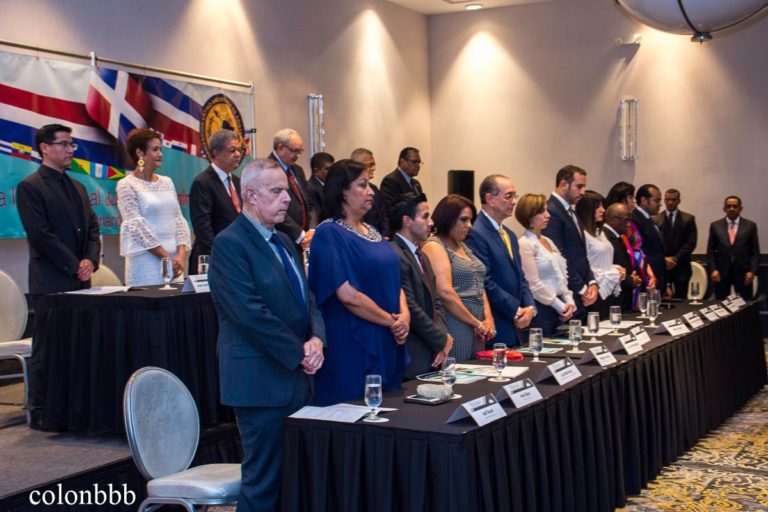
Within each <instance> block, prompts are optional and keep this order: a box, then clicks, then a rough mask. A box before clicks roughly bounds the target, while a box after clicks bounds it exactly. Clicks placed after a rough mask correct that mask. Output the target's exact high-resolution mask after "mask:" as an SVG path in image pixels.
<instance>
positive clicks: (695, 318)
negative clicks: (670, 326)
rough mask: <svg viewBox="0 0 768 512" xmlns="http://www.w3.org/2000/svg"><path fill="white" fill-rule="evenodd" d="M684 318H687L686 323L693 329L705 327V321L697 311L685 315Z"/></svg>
mask: <svg viewBox="0 0 768 512" xmlns="http://www.w3.org/2000/svg"><path fill="white" fill-rule="evenodd" d="M683 318H685V321H686V322H688V325H690V326H691V327H692V328H693V329H698V328H699V327H701V326H702V325H704V320H702V319H701V317H700V316H699V315H698V314H697V313H696V312H695V311H690V312H688V313H686V314H684V315H683Z"/></svg>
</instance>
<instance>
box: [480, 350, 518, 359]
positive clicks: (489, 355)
mask: <svg viewBox="0 0 768 512" xmlns="http://www.w3.org/2000/svg"><path fill="white" fill-rule="evenodd" d="M475 356H476V357H477V358H478V359H488V360H491V359H493V350H481V351H479V352H475ZM522 360H523V354H521V353H520V352H518V351H517V350H512V349H511V348H510V349H507V361H522Z"/></svg>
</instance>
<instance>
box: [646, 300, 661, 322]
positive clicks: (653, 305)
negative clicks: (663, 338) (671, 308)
mask: <svg viewBox="0 0 768 512" xmlns="http://www.w3.org/2000/svg"><path fill="white" fill-rule="evenodd" d="M657 316H659V303H658V302H656V301H655V300H649V301H648V319H649V320H650V321H651V323H649V324H648V327H656V317H657Z"/></svg>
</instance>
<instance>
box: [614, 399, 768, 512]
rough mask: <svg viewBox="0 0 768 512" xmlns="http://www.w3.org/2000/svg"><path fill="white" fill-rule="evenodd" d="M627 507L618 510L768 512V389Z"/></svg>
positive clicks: (663, 473)
mask: <svg viewBox="0 0 768 512" xmlns="http://www.w3.org/2000/svg"><path fill="white" fill-rule="evenodd" d="M627 503H628V504H627V506H626V507H624V508H622V509H618V510H620V511H623V512H630V511H631V512H648V511H674V512H720V511H731V510H768V387H767V388H763V390H762V391H761V392H760V393H758V394H757V395H756V396H755V397H754V398H753V399H752V400H751V401H750V402H749V403H748V404H747V405H746V406H745V407H744V408H743V409H742V410H741V411H739V412H738V413H737V414H736V415H734V416H733V417H732V418H731V419H729V420H728V421H726V422H725V423H724V424H723V425H722V426H721V427H720V428H719V429H717V430H715V431H714V432H712V433H711V434H710V435H708V436H707V437H705V438H703V439H702V440H701V441H699V442H698V444H696V446H694V447H693V449H692V450H690V451H689V452H688V453H686V454H685V455H683V456H682V457H680V459H678V461H677V462H676V463H675V464H672V465H671V466H669V467H667V468H666V469H665V470H664V471H662V473H661V475H659V477H658V478H657V479H656V480H655V481H654V482H653V483H651V484H650V485H649V486H648V489H646V490H644V491H643V492H642V494H640V496H637V497H634V498H630V499H629V500H628V501H627Z"/></svg>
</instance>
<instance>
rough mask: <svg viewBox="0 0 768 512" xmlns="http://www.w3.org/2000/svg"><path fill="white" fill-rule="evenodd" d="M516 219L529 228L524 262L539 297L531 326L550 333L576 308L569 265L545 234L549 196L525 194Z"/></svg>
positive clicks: (523, 245)
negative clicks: (569, 284)
mask: <svg viewBox="0 0 768 512" xmlns="http://www.w3.org/2000/svg"><path fill="white" fill-rule="evenodd" d="M515 218H516V219H517V221H518V222H519V223H520V224H521V225H522V226H523V227H524V228H525V232H524V233H523V236H521V237H520V263H521V264H522V266H523V273H524V274H525V278H526V279H527V280H528V285H529V286H530V288H531V293H532V294H533V298H534V299H535V300H536V311H537V313H536V316H535V317H534V319H533V321H532V322H531V327H541V329H542V330H543V332H544V335H545V336H547V335H550V334H552V333H553V332H554V331H555V329H556V328H557V325H558V324H559V323H560V322H566V321H568V320H570V318H571V316H573V313H574V312H575V311H576V303H575V302H574V300H573V292H571V290H569V289H568V269H567V264H566V262H565V258H563V256H562V255H561V254H560V251H559V250H558V249H557V246H556V245H555V244H554V242H552V240H550V239H549V238H547V237H546V236H544V235H542V234H541V230H542V229H544V228H545V227H547V224H548V223H549V212H548V211H547V198H546V197H544V196H543V195H542V194H525V195H524V196H523V197H521V198H520V200H519V201H518V202H517V207H516V208H515Z"/></svg>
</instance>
